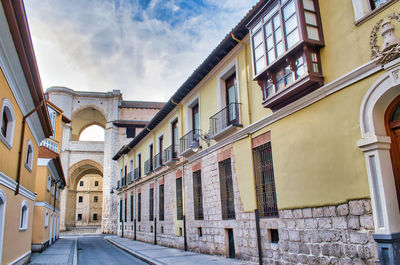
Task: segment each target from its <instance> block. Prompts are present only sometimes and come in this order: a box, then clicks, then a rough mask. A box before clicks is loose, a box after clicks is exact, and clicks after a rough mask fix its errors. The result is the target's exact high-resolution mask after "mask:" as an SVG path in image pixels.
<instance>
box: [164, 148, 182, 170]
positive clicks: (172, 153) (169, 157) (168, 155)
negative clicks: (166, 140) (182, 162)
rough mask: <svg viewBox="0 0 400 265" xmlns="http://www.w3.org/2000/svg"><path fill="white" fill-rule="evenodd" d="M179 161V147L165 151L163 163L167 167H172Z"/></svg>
mask: <svg viewBox="0 0 400 265" xmlns="http://www.w3.org/2000/svg"><path fill="white" fill-rule="evenodd" d="M178 160H179V158H178V145H175V146H172V145H170V146H169V147H168V148H166V149H165V150H164V151H163V162H164V164H165V165H167V166H172V165H173V164H175V163H176V162H177V161H178Z"/></svg>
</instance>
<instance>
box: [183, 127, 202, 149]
mask: <svg viewBox="0 0 400 265" xmlns="http://www.w3.org/2000/svg"><path fill="white" fill-rule="evenodd" d="M200 132H201V130H200V129H194V130H191V131H190V132H188V133H187V134H185V135H184V136H183V137H182V138H181V139H180V147H181V154H182V153H184V152H185V151H187V150H189V149H191V148H197V147H199V146H200Z"/></svg>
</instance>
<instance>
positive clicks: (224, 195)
mask: <svg viewBox="0 0 400 265" xmlns="http://www.w3.org/2000/svg"><path fill="white" fill-rule="evenodd" d="M218 166H219V181H220V191H221V206H222V219H223V220H227V219H235V203H234V196H233V183H232V168H231V159H230V158H228V159H226V160H224V161H221V162H219V163H218Z"/></svg>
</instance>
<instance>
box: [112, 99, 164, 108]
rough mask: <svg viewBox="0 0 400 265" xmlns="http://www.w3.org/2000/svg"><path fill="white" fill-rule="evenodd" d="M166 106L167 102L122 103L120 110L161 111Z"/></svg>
mask: <svg viewBox="0 0 400 265" xmlns="http://www.w3.org/2000/svg"><path fill="white" fill-rule="evenodd" d="M164 106H165V102H154V101H127V100H123V101H121V105H120V106H119V107H120V108H136V109H161V108H162V107H164Z"/></svg>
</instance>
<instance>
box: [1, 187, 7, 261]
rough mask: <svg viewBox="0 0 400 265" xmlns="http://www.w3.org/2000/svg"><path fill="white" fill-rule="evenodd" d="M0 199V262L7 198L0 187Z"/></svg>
mask: <svg viewBox="0 0 400 265" xmlns="http://www.w3.org/2000/svg"><path fill="white" fill-rule="evenodd" d="M0 199H1V200H2V201H3V206H1V204H0V211H2V212H1V213H0V215H2V217H3V218H1V220H0V264H2V263H1V259H2V256H3V255H2V254H3V241H4V222H5V217H6V206H7V198H6V195H4V192H3V191H2V190H1V189H0Z"/></svg>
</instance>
